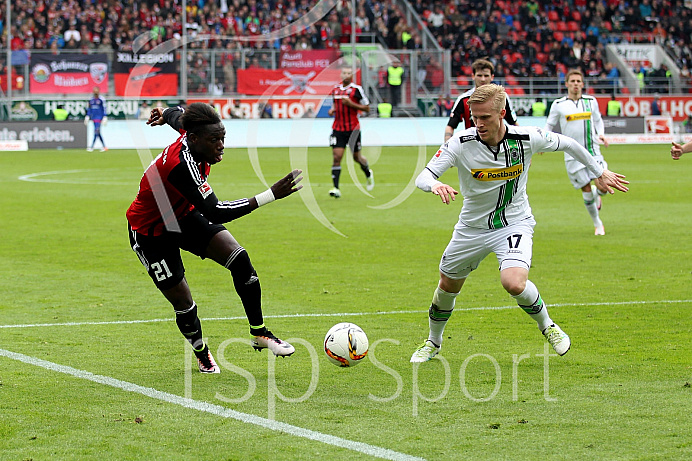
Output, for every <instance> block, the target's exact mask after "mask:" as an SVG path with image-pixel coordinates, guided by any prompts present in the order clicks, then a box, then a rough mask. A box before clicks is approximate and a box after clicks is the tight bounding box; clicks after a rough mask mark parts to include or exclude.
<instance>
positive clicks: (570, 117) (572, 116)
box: [565, 112, 591, 122]
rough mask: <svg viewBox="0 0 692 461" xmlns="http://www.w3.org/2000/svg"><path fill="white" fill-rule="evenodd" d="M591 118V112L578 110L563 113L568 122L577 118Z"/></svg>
mask: <svg viewBox="0 0 692 461" xmlns="http://www.w3.org/2000/svg"><path fill="white" fill-rule="evenodd" d="M590 118H591V112H580V113H578V114H569V115H565V120H567V121H568V122H576V121H578V120H588V119H590Z"/></svg>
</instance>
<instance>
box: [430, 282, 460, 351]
mask: <svg viewBox="0 0 692 461" xmlns="http://www.w3.org/2000/svg"><path fill="white" fill-rule="evenodd" d="M458 295H459V293H447V292H446V291H444V290H442V289H441V288H440V287H439V286H438V287H437V288H435V294H434V295H433V299H432V304H431V305H430V309H429V310H428V324H429V325H430V333H429V334H428V339H429V340H430V341H432V342H434V343H435V344H437V345H438V346H440V345H441V344H442V333H444V330H445V326H446V325H447V321H448V320H449V318H450V317H451V316H452V311H453V310H454V303H455V302H456V297H457V296H458Z"/></svg>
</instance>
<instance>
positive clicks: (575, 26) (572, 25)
mask: <svg viewBox="0 0 692 461" xmlns="http://www.w3.org/2000/svg"><path fill="white" fill-rule="evenodd" d="M567 30H569V31H570V32H577V31H578V30H579V23H577V21H570V22H568V23H567Z"/></svg>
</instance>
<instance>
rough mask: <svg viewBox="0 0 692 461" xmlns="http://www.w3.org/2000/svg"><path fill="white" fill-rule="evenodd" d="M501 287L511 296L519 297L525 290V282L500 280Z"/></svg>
mask: <svg viewBox="0 0 692 461" xmlns="http://www.w3.org/2000/svg"><path fill="white" fill-rule="evenodd" d="M502 286H503V288H504V289H505V291H507V293H509V294H510V295H512V296H519V295H520V294H522V293H523V292H524V290H525V289H526V280H520V279H508V280H502Z"/></svg>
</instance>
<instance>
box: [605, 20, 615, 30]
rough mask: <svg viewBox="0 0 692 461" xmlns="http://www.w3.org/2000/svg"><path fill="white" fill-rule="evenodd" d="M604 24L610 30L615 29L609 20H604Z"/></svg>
mask: <svg viewBox="0 0 692 461" xmlns="http://www.w3.org/2000/svg"><path fill="white" fill-rule="evenodd" d="M603 26H604V27H605V28H606V29H607V30H608V32H612V31H613V25H612V24H611V23H610V22H608V21H603Z"/></svg>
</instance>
